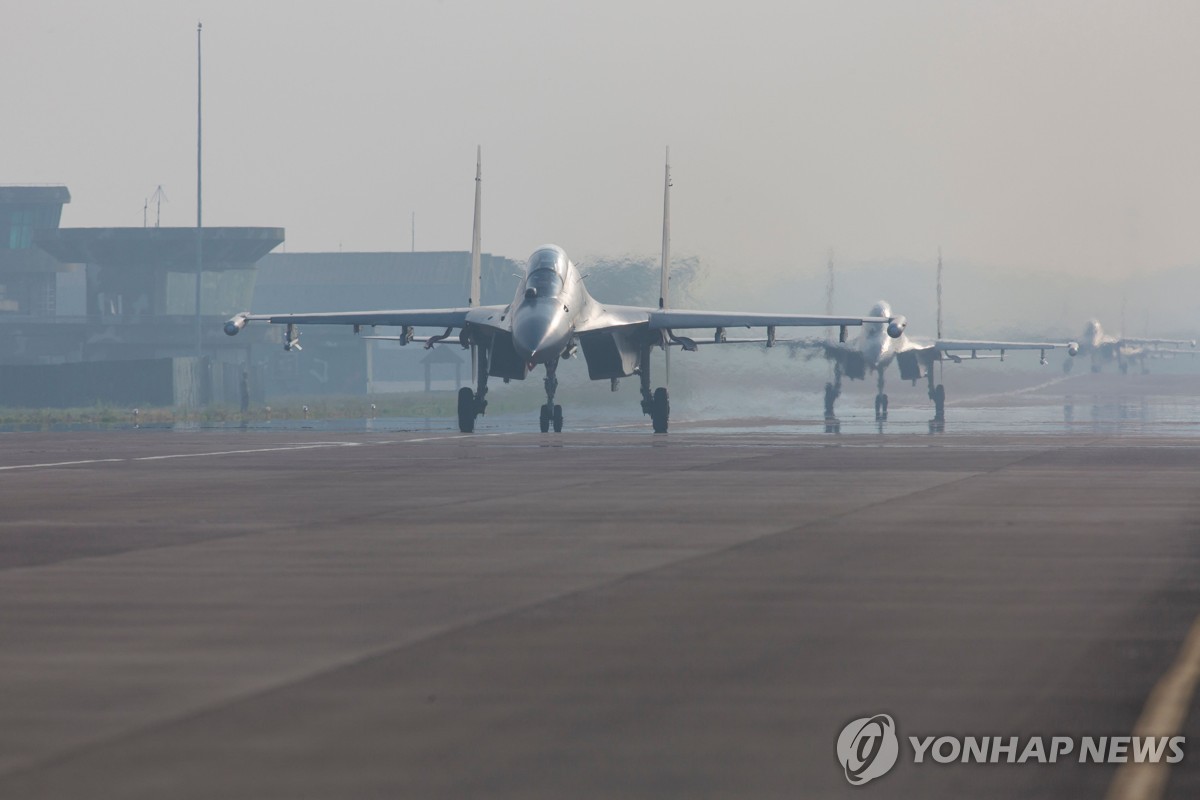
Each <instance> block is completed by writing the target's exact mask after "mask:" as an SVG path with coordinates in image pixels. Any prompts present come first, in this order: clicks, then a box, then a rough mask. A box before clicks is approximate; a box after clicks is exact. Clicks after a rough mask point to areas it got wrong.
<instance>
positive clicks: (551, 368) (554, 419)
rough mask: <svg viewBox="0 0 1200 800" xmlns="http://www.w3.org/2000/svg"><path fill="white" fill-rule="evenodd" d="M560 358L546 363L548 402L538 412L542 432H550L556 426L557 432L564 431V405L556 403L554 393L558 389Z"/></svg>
mask: <svg viewBox="0 0 1200 800" xmlns="http://www.w3.org/2000/svg"><path fill="white" fill-rule="evenodd" d="M557 373H558V359H555V360H554V361H551V362H549V363H548V364H546V380H545V381H544V383H545V386H546V404H545V405H543V406H542V407H541V409H540V410H539V412H538V427H539V428H540V429H541V431H542V433H549V432H550V428H551V427H553V428H554V432H555V433H562V429H563V411H562V406H558V405H555V404H554V393H555V392H556V391H557V390H558V375H557Z"/></svg>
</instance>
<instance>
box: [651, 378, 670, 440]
mask: <svg viewBox="0 0 1200 800" xmlns="http://www.w3.org/2000/svg"><path fill="white" fill-rule="evenodd" d="M670 417H671V401H670V397H669V395H668V394H667V390H666V387H663V386H660V387H658V388H657V389H655V390H654V399H653V400H652V401H651V407H650V421H651V422H652V423H653V424H654V432H655V433H666V432H667V420H669V419H670Z"/></svg>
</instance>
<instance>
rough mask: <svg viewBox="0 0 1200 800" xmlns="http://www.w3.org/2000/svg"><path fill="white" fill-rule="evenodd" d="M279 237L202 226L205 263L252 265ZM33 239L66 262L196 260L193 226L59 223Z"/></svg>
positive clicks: (184, 265) (168, 264)
mask: <svg viewBox="0 0 1200 800" xmlns="http://www.w3.org/2000/svg"><path fill="white" fill-rule="evenodd" d="M283 239H284V230H283V228H204V241H203V256H204V268H205V269H206V270H222V269H250V268H253V266H254V264H255V263H256V262H257V261H258V260H259V259H260V258H262V257H263V256H264V255H266V254H267V253H269V252H270V251H271V250H273V249H274V248H276V247H278V246H279V245H280V244H282V243H283ZM34 242H35V243H36V244H37V245H38V247H41V248H42V249H43V250H45V251H46V252H48V253H50V255H52V256H54V257H55V258H57V259H58V260H59V261H61V262H63V263H67V264H100V265H105V266H108V265H111V266H115V267H121V266H131V265H149V266H153V267H157V268H162V269H170V268H172V267H175V268H178V269H181V270H184V269H194V268H195V265H196V229H195V228H58V229H56V230H45V231H39V232H38V233H37V234H36V235H35V237H34Z"/></svg>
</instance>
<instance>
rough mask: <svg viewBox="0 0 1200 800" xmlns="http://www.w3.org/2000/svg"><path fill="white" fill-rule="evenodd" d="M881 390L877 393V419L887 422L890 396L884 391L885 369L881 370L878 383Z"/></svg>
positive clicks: (877, 420)
mask: <svg viewBox="0 0 1200 800" xmlns="http://www.w3.org/2000/svg"><path fill="white" fill-rule="evenodd" d="M876 386H878V388H879V391H878V393H877V394H876V395H875V421H876V422H886V421H887V411H888V396H887V395H886V394H884V393H883V370H882V369H881V370H879V379H878V382H877V383H876Z"/></svg>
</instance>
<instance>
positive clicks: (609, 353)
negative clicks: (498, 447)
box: [225, 149, 904, 433]
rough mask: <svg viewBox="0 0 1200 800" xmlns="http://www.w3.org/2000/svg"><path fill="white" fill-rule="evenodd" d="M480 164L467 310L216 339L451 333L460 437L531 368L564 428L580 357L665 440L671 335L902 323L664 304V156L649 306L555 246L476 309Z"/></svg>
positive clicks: (678, 342) (405, 338)
mask: <svg viewBox="0 0 1200 800" xmlns="http://www.w3.org/2000/svg"><path fill="white" fill-rule="evenodd" d="M482 174H483V173H482V159H481V156H480V154H478V153H477V155H476V163H475V222H474V229H473V236H472V245H471V276H470V289H469V297H468V298H467V305H466V306H465V307H460V308H435V309H395V310H383V311H360V312H315V313H304V314H283V313H280V314H251V313H248V312H243V313H240V314H237V315H235V316H234V317H233V318H232V319H230V320H229V321H228V322H226V323H225V332H226V333H227V334H229V335H230V336H234V335H236V334H237V333H238V332H239V331H240V330H241V329H242V328H244V327H245V326H246V324H247V323H250V322H269V323H272V324H281V325H286V326H287V335H286V337H285V341H284V349H285V350H294V349H298V348H299V330H298V326H300V325H304V324H311V325H352V326H353V327H354V330H355V332H356V333H358V332H360V330H361V328H362V327H363V326H378V325H384V326H395V327H399V328H401V330H402V334H401V336H400V337H398V338H399V339H400V340H401V343H408V342H412V341H418V339H417V338H416V336H415V335H414V329H415V328H419V327H429V328H441V329H444V332H443V333H440V334H437V335H434V336H429V337H424V338H423V339H422V340H423V341H424V342H425V346H426V347H430V346H434V345H436V344H438V343H443V342H446V341H447V340H448V339H449V338H450V336H451V334H452V333H453V332H454V331H455V330H457V331H459V334H458V343H459V344H460V345H461V346H462V347H463V348H470V349H471V352H472V362H473V367H474V373H475V378H476V388H475V389H474V390H472V389H471V388H470V387H465V386H464V387H463V388H462V389H460V390H459V394H458V426H459V430H460V431H462V432H463V433H470V432H472V431H473V430H474V429H475V421H476V419H477V417H479V416H480V415H482V414H483V413H485V411H486V409H487V393H488V378H489V377H494V378H502V379H503V380H504V381H505V382H506V383H507V382H508V381H510V380H524V379H525V378H526V377H527V376H528V375H529V374H530V372H531V371H533V370H534V369H535V368H536V367H538V366H542V367H544V368H545V372H546V377H545V380H544V385H545V390H546V403H545V404H544V405H543V406H542V407H541V410H540V413H539V419H538V423H539V427H540V428H541V430H542V432H543V433H545V432H548V431H549V430H550V428H551V427H553V429H554V431H555V432H559V431H561V430H562V427H563V412H562V406H561V405H557V404H555V402H554V400H555V392H556V390H557V388H558V379H557V372H558V366H559V362H560V361H562V360H563V359H568V358H570V357H572V356H573V355H575V354H576V353H577V352H579V351H580V350H582V353H583V358H584V360H585V361H586V362H587V368H588V376H589V377H590V378H591V379H592V380H609V381H612V382H613V388H614V389H615V388H616V381H617V379H619V378H624V377H628V376H631V375H637V376H638V378H639V381H640V388H641V408H642V412H643V414H646V415H649V416H650V419H651V422H652V425H653V429H654V432H655V433H666V431H667V426H668V420H669V417H670V399H669V395H668V392H667V388H666V387H665V386H660V387H658V388H656V389H653V390H652V389H651V386H652V383H651V375H650V353H651V350H652V349H653V348H656V347H660V348H663V349H664V350H665V349H667V348H668V347H670V346H672V345H675V346H680V347H682V348H683V349H685V350H695V349H696V345H697V342H696V341H695V340H693V339H690V338H688V337H685V336H681V335H678V334H677V333H676V331H680V330H688V329H705V328H707V329H712V330H713V336H712V341H714V342H722V341H726V338H725V330H726V329H727V328H734V327H747V328H749V327H765V328H766V330H767V336H766V339H767V345H768V346H770V345H773V344H774V341H775V330H776V328H777V327H781V326H833V327H839V328H841V329H842V338H845V329H846V328H847V327H848V326H852V325H853V326H857V325H863V324H865V323H872V324H875V325H877V326H879V327H880V329H881V330H883V329H885V328H886V329H887V332H888V334H889V335H891V336H894V337H895V336H900V335H901V333H902V332H903V330H904V328H903V325H904V322H903V318H899V319H894V318H892V317H890V316H888V317H877V316H868V317H838V316H830V315H823V316H818V315H807V314H769V313H753V312H719V311H683V310H677V309H669V308H668V307H667V288H668V270H669V266H670V196H671V195H670V192H671V163H670V150H669V149H668V151H667V163H666V174H665V179H664V188H663V257H662V279H661V289H660V294H659V299H658V307H657V308H646V307H637V306H622V305H613V304H609V303H604V302H601V301H599V300H596V299H595V298H593V297H592V296H591V295H590V294H589V293H588V291H587V289H586V287H585V286H584V283H583V276H582V275H580V273H579V270H578V269H577V268H576V266H575V264H573V263H572V262H571V260H570V259H569V258H568V257H567V253H566V252H565V251H564V250H563V248H561V247H559V246H557V245H553V244H547V245H543V246H541V247H539V248H537V249H536V250H535V251H534V252H533V254H532V255H531V256H530V257H529V261H528V263H527V265H526V268H525V274H524V275H523V276H522V277H521V280H520V284H519V285H518V286H517V291H516V294H515V296H514V297H513V300H512V302H511V303H509V304H508V305H503V306H500V305H495V306H481V305H479V294H480V288H481V284H480V268H479V263H480V227H479V224H480V204H481V203H480V197H481V186H482Z"/></svg>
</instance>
